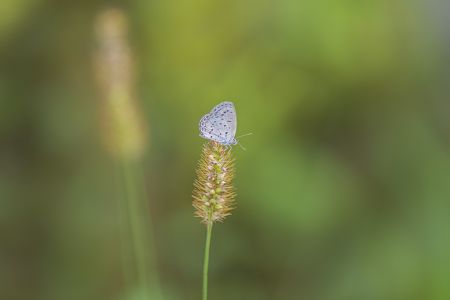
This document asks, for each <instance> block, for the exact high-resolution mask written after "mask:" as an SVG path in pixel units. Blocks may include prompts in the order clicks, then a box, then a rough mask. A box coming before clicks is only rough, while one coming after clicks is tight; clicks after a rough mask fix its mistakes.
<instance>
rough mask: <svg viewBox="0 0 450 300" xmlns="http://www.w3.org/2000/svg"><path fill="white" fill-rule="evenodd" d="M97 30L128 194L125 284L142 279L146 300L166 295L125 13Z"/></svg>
mask: <svg viewBox="0 0 450 300" xmlns="http://www.w3.org/2000/svg"><path fill="white" fill-rule="evenodd" d="M95 31H96V36H97V51H96V53H95V57H94V64H95V71H96V75H97V82H98V86H99V90H100V92H101V101H102V102H101V105H100V107H101V109H100V113H101V115H100V120H101V126H102V137H103V138H104V142H105V144H106V146H107V149H108V151H109V152H110V153H111V155H112V156H113V157H114V158H115V159H116V160H117V161H118V163H119V164H120V165H121V172H122V178H123V182H124V187H125V189H124V192H125V197H120V200H119V202H120V203H119V215H120V216H119V217H120V228H121V235H122V239H123V241H122V242H123V244H124V250H123V251H124V253H123V255H124V272H125V285H126V289H128V288H131V285H132V284H133V281H137V288H138V291H139V293H140V294H141V293H143V294H144V295H145V296H144V297H145V299H155V298H151V297H157V298H160V297H161V290H160V285H159V276H158V273H157V271H156V259H155V249H154V242H153V235H152V234H153V231H152V228H151V220H150V214H149V209H148V205H147V195H146V191H145V182H144V177H143V172H142V169H141V167H140V162H141V160H142V156H143V153H144V146H145V144H146V134H145V130H144V126H143V120H142V118H141V116H140V115H139V113H138V105H137V103H136V99H135V97H134V94H133V91H134V77H133V75H134V72H133V61H132V55H131V51H130V47H129V45H128V41H127V19H126V16H125V14H124V13H123V12H122V11H121V10H119V9H115V8H109V9H106V10H104V11H102V12H101V13H100V14H99V15H98V17H97V20H96V24H95ZM130 252H131V255H130V256H131V257H132V259H131V261H130V259H129V257H128V255H129V254H130ZM133 274H135V275H133ZM134 284H136V283H134ZM133 292H134V291H133Z"/></svg>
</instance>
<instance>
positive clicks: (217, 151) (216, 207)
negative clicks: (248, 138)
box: [193, 141, 236, 224]
mask: <svg viewBox="0 0 450 300" xmlns="http://www.w3.org/2000/svg"><path fill="white" fill-rule="evenodd" d="M233 178H234V159H233V157H232V154H231V149H229V148H227V147H225V146H223V145H221V144H219V143H217V142H214V141H208V142H206V143H205V144H204V145H203V150H202V155H201V158H200V162H199V165H198V168H197V179H196V180H195V183H194V192H193V198H194V200H193V206H194V208H195V215H196V216H197V217H199V218H201V220H202V223H204V224H210V223H214V222H217V221H220V222H221V221H223V220H224V219H225V217H226V216H228V215H230V214H231V210H232V209H233V208H234V198H235V196H236V194H235V192H234V188H233Z"/></svg>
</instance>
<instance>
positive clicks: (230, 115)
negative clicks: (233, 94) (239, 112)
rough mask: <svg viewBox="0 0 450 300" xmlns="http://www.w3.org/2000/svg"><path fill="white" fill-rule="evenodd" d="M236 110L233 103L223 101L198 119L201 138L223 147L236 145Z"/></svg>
mask: <svg viewBox="0 0 450 300" xmlns="http://www.w3.org/2000/svg"><path fill="white" fill-rule="evenodd" d="M236 127H237V119H236V110H235V108H234V104H233V102H229V101H225V102H222V103H219V104H218V105H216V106H214V108H213V109H212V110H211V111H210V112H209V113H207V114H206V115H204V116H203V117H202V118H201V119H200V123H199V129H200V136H201V137H202V138H205V139H208V140H212V141H215V142H218V143H220V144H222V145H225V146H231V145H236V144H237V143H238V142H237V140H236V138H235V135H236Z"/></svg>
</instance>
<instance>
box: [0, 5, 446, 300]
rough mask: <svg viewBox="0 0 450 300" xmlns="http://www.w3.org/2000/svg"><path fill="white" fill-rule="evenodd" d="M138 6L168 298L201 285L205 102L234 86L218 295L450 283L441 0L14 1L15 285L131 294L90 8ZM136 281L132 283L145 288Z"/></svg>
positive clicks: (11, 256)
mask: <svg viewBox="0 0 450 300" xmlns="http://www.w3.org/2000/svg"><path fill="white" fill-rule="evenodd" d="M105 4H108V5H109V4H119V5H118V7H120V8H121V9H122V10H123V12H124V13H125V14H126V15H127V16H128V19H129V23H130V24H129V41H130V46H131V51H132V53H133V56H134V60H135V62H136V64H135V71H136V83H135V85H134V89H135V91H134V94H135V95H136V99H137V102H138V105H139V111H140V113H141V115H142V118H143V119H144V120H145V122H146V126H147V129H148V130H147V131H146V136H147V140H148V145H147V148H146V151H145V155H144V158H143V159H142V161H141V162H140V166H141V167H142V169H143V173H144V175H143V176H144V182H145V185H146V188H147V191H148V195H147V196H146V200H147V202H148V205H149V206H150V211H151V212H150V214H151V218H152V222H153V229H154V236H155V245H154V246H155V247H156V250H157V265H158V270H159V273H160V278H161V282H162V289H163V291H164V295H165V299H166V300H172V299H174V300H177V299H184V300H189V299H200V289H201V268H202V259H203V243H204V231H205V229H204V226H203V225H201V224H200V223H199V220H198V219H196V218H194V217H193V209H192V207H191V200H192V199H191V193H192V183H193V181H194V177H195V167H196V165H197V161H198V158H199V156H200V150H201V145H202V143H203V142H204V141H203V140H202V139H201V138H200V137H199V136H198V128H197V124H198V121H199V119H200V117H201V116H202V115H203V114H204V113H206V112H208V111H209V110H210V109H211V108H212V107H213V105H215V104H217V103H219V102H220V101H223V100H231V101H234V103H235V105H236V109H237V113H238V124H239V126H238V135H239V134H245V133H248V132H252V133H253V135H252V136H250V137H245V138H242V140H241V143H242V144H243V145H245V147H246V148H247V151H242V150H241V149H240V148H239V147H234V148H233V152H234V154H235V156H236V160H237V163H236V167H237V177H236V187H237V189H238V198H237V204H238V208H237V209H236V210H235V211H234V213H233V215H232V216H231V217H229V218H228V219H227V220H226V221H225V222H224V224H219V225H217V226H215V228H214V233H213V242H212V252H211V265H210V298H211V299H215V300H220V299H227V300H228V299H233V300H239V299H258V300H265V299H286V300H288V299H289V300H290V299H292V300H294V299H308V300H341V299H342V300H344V299H345V300H349V299H354V300H371V299H374V300H375V299H393V300H394V299H395V300H396V299H405V300H406V299H407V300H415V299H427V300H435V299H436V300H438V299H450V255H449V253H450V235H449V230H450V217H449V216H450V203H449V198H450V197H449V196H450V184H449V179H450V155H449V154H450V153H449V150H450V117H449V115H450V102H449V96H450V90H449V85H448V84H449V74H450V72H449V67H448V66H449V63H450V56H449V53H450V51H449V50H450V43H449V41H450V31H449V28H450V27H449V24H450V23H449V21H448V11H449V9H450V7H449V5H448V3H446V2H445V1H438V0H432V1H425V0H422V1H421V0H418V1H406V0H395V1H384V0H382V1H375V0H368V1H349V0H347V1H333V0H317V1H295V0H278V1H275V0H262V1H205V0H190V1H143V0H136V1H127V2H126V4H123V3H122V5H121V3H115V2H113V3H108V2H105V1H86V0H85V1H55V0H53V1H50V0H2V1H1V2H0V298H1V299H5V300H6V299H8V300H10V299H30V300H31V299H33V300H34V299H39V300H41V299H42V300H44V299H45V300H47V299H48V300H56V299H58V300H59V299H65V300H71V299H83V300H89V299H95V300H99V299H132V298H133V296H130V295H131V294H133V291H129V290H127V288H126V285H125V283H124V282H125V280H124V279H123V278H124V276H123V273H124V272H123V268H122V262H123V259H122V257H123V252H122V250H121V249H122V248H123V245H121V238H120V233H119V232H120V229H119V227H120V225H119V223H120V222H119V221H118V219H119V215H120V212H118V206H117V201H118V198H120V197H122V194H121V192H120V186H121V180H120V168H118V166H117V161H116V160H115V159H114V158H112V157H111V156H110V155H109V154H108V152H107V151H106V150H105V147H104V146H103V144H102V142H101V140H102V131H101V130H100V126H99V121H98V113H97V112H98V110H99V103H100V102H99V99H98V98H99V95H98V94H99V93H98V87H97V85H96V81H95V76H94V72H93V69H94V68H93V59H92V58H93V53H94V51H95V34H94V23H95V19H96V16H97V15H98V14H99V13H100V12H101V11H102V10H103V9H104V8H105V7H108V5H105ZM138 298H139V297H138V296H136V297H135V298H134V299H138Z"/></svg>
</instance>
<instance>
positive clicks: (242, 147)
mask: <svg viewBox="0 0 450 300" xmlns="http://www.w3.org/2000/svg"><path fill="white" fill-rule="evenodd" d="M238 145H239V147H241V149H242V150H244V151H247V149H246V148H245V147H244V146H242V144H241V143H239V142H238Z"/></svg>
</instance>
